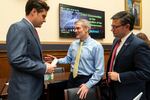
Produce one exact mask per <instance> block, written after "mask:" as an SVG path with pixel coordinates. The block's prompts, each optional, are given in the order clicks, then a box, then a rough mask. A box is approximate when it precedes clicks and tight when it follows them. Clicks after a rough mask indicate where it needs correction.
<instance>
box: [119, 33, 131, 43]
mask: <svg viewBox="0 0 150 100" xmlns="http://www.w3.org/2000/svg"><path fill="white" fill-rule="evenodd" d="M131 34H132V31H130V33H129V34H128V35H126V36H125V37H123V38H121V43H122V44H123V43H124V42H125V41H126V40H127V38H128V37H129V36H130V35H131Z"/></svg>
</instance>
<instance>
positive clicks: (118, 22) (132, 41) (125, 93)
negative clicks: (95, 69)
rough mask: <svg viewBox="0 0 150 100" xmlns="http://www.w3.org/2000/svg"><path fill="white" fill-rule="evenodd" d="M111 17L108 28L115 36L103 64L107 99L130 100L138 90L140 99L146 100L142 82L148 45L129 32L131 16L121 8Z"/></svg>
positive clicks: (149, 75) (149, 68) (149, 69)
mask: <svg viewBox="0 0 150 100" xmlns="http://www.w3.org/2000/svg"><path fill="white" fill-rule="evenodd" d="M111 19H112V25H111V26H112V29H111V31H112V32H113V35H114V37H115V39H114V41H113V45H112V51H111V55H110V58H109V60H108V64H107V80H108V85H109V87H110V89H111V91H112V93H111V99H112V100H133V99H134V98H135V97H136V96H137V95H138V94H140V93H141V92H142V93H143V95H142V97H141V99H140V100H146V98H145V82H146V80H149V79H150V61H149V60H150V48H149V47H148V45H147V44H146V43H144V41H142V40H140V39H138V38H137V37H136V36H135V35H134V34H133V32H132V30H133V27H134V20H135V18H134V16H133V15H131V14H130V13H128V12H126V11H121V12H118V13H117V14H115V15H114V16H112V18H111ZM118 41H119V42H118Z"/></svg>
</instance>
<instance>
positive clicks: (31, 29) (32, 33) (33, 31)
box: [22, 18, 42, 57]
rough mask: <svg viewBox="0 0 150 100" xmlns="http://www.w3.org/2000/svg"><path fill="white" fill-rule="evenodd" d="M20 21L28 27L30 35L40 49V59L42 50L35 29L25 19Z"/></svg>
mask: <svg viewBox="0 0 150 100" xmlns="http://www.w3.org/2000/svg"><path fill="white" fill-rule="evenodd" d="M22 21H23V22H24V23H25V24H26V25H27V26H28V27H29V30H30V32H31V35H32V36H33V37H34V39H35V40H36V42H37V44H38V47H39V49H40V55H41V57H42V49H41V45H40V39H39V37H38V35H37V34H36V30H35V28H34V27H33V26H32V25H31V24H30V23H29V22H28V21H27V20H26V19H24V18H23V20H22Z"/></svg>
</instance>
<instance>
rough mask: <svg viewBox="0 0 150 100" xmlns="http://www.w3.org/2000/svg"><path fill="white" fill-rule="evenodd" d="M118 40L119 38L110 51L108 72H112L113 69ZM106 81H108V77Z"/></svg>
mask: <svg viewBox="0 0 150 100" xmlns="http://www.w3.org/2000/svg"><path fill="white" fill-rule="evenodd" d="M120 42H121V40H120V39H119V40H118V41H117V43H116V45H115V47H114V50H113V52H112V56H111V61H110V67H109V72H112V69H113V65H114V61H115V57H116V52H117V49H118V47H119V45H120ZM108 82H110V79H108Z"/></svg>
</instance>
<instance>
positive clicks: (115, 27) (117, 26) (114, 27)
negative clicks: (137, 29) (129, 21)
mask: <svg viewBox="0 0 150 100" xmlns="http://www.w3.org/2000/svg"><path fill="white" fill-rule="evenodd" d="M121 26H123V25H111V28H112V29H117V28H119V27H121Z"/></svg>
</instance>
